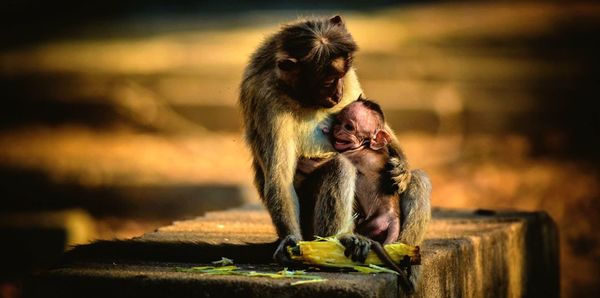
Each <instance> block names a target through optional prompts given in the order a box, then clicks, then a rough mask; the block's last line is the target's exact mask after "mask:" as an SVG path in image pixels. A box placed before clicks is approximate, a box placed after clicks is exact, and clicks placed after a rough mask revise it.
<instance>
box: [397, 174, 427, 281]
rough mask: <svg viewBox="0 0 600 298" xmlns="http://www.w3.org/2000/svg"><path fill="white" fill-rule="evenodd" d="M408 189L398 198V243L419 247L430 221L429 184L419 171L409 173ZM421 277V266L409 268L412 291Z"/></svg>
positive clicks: (425, 176) (424, 175)
mask: <svg viewBox="0 0 600 298" xmlns="http://www.w3.org/2000/svg"><path fill="white" fill-rule="evenodd" d="M411 174H412V175H411V180H410V183H409V184H408V187H407V189H406V191H405V192H404V193H402V195H401V197H400V209H401V211H402V228H401V231H400V238H399V241H400V242H402V243H406V244H410V245H420V244H421V243H422V242H423V238H424V237H425V232H426V230H427V226H428V225H429V221H430V220H431V202H430V201H431V182H430V181H429V177H427V174H425V172H423V171H421V170H413V171H412V172H411ZM420 276H421V266H413V267H412V268H410V274H409V279H410V282H411V283H412V286H413V288H414V289H417V285H418V282H419V279H420Z"/></svg>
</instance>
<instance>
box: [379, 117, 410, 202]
mask: <svg viewBox="0 0 600 298" xmlns="http://www.w3.org/2000/svg"><path fill="white" fill-rule="evenodd" d="M385 130H387V131H388V133H389V135H390V137H391V142H390V144H389V148H390V150H389V152H390V160H389V161H388V162H387V164H386V165H385V169H386V173H384V174H385V175H384V177H387V178H388V179H384V181H383V185H382V188H383V189H384V190H385V192H386V193H388V194H391V193H394V192H397V193H398V194H402V193H403V192H404V191H406V188H407V187H408V184H409V183H410V179H411V172H410V167H409V165H408V161H407V159H406V156H405V155H404V151H402V147H400V142H399V141H398V138H396V134H395V133H394V131H393V130H392V129H391V128H390V127H389V126H388V125H387V123H386V124H385ZM386 180H387V181H386Z"/></svg>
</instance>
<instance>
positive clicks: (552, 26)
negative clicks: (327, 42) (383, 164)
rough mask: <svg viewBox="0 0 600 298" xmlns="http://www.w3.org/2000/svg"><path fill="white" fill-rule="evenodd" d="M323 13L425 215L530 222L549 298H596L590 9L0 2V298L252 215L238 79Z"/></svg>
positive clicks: (599, 26) (598, 15) (599, 262)
mask: <svg viewBox="0 0 600 298" xmlns="http://www.w3.org/2000/svg"><path fill="white" fill-rule="evenodd" d="M334 14H341V15H342V16H343V17H344V18H345V21H346V23H347V26H348V27H349V29H350V31H351V32H352V34H353V36H354V37H355V40H356V41H357V43H358V44H359V46H360V52H359V53H358V54H357V57H356V59H355V61H356V62H355V63H356V68H357V72H358V75H359V77H360V80H361V83H362V85H363V87H364V90H365V92H366V94H367V96H369V97H370V98H372V99H374V100H376V101H378V102H379V103H380V104H381V105H382V106H383V108H384V111H385V112H386V118H387V119H389V122H390V125H391V126H392V127H393V128H394V129H395V130H396V132H397V134H398V137H399V139H400V141H401V143H402V144H403V146H404V148H405V151H406V153H407V155H408V158H409V161H410V163H411V164H412V166H413V167H416V168H422V169H424V170H426V171H427V172H428V173H429V174H430V176H431V178H432V180H433V185H434V192H433V197H432V201H433V205H434V206H436V207H450V208H485V209H498V210H503V209H516V210H525V211H534V210H543V211H546V212H548V213H549V214H550V215H551V216H552V218H553V219H554V220H555V221H556V222H557V225H558V227H559V231H560V243H561V249H560V251H561V286H562V290H561V291H562V296H564V297H587V296H589V297H598V296H599V295H600V283H599V282H600V233H598V232H597V231H596V232H595V231H594V227H598V226H600V187H599V179H598V177H599V175H600V173H599V172H598V169H599V167H598V165H599V159H600V158H599V154H598V153H599V149H600V146H599V140H598V138H599V137H600V134H599V121H598V118H599V117H600V112H599V109H598V108H597V107H596V105H595V104H594V102H595V101H597V100H600V97H599V94H600V93H599V92H598V88H599V87H600V55H599V53H600V5H599V4H595V3H586V2H571V1H569V2H564V3H563V2H559V1H556V2H552V1H534V2H523V1H498V2H496V1H485V2H456V1H410V2H397V1H368V2H367V1H358V0H356V1H352V0H351V1H339V2H336V1H327V0H321V1H285V2H279V1H250V0H248V1H241V0H238V1H220V2H219V3H213V2H204V1H191V0H184V1H178V2H177V3H173V2H172V1H161V0H135V1H102V2H97V3H96V2H95V1H91V2H88V1H70V0H57V1H39V0H29V1H27V0H26V1H16V0H9V1H4V2H3V3H2V4H0V24H1V26H0V36H1V39H0V97H1V98H2V102H1V103H0V198H1V201H0V233H1V235H2V236H3V237H2V244H3V245H2V246H3V250H4V251H6V253H4V254H3V255H2V256H0V260H1V261H2V266H0V267H2V269H0V271H1V272H0V274H1V275H0V278H1V280H0V295H1V296H2V297H19V283H20V280H21V278H22V276H23V274H26V273H27V272H29V271H30V270H33V269H36V268H41V267H43V266H45V265H47V264H50V263H51V262H52V261H53V260H55V259H56V257H57V256H58V255H60V253H61V252H62V251H63V250H64V249H65V248H68V247H69V246H71V245H75V244H81V243H87V242H89V241H91V240H95V239H113V238H127V237H133V236H137V235H141V234H143V233H144V232H148V231H152V230H153V229H155V228H157V227H159V226H162V225H166V224H168V223H170V222H171V221H172V220H175V219H183V218H192V217H195V216H199V215H202V214H203V213H205V212H206V211H210V210H220V209H226V208H233V207H236V206H240V205H242V204H245V203H248V202H255V203H256V202H259V201H258V198H257V194H256V192H255V191H254V188H253V186H252V174H251V171H250V155H249V153H248V150H247V148H246V147H245V146H244V144H243V140H242V137H241V123H240V115H239V112H238V107H237V105H236V101H237V95H238V85H239V82H240V79H241V74H242V70H243V67H244V65H245V63H246V62H247V60H248V57H249V55H250V53H251V52H252V51H253V50H254V49H255V47H256V46H257V45H258V44H259V43H260V41H261V40H262V39H263V38H264V37H265V36H266V35H268V34H270V33H272V32H273V31H275V30H277V28H278V27H279V25H280V24H281V23H285V22H288V21H290V20H295V19H297V18H298V17H301V16H313V15H314V16H332V15H334Z"/></svg>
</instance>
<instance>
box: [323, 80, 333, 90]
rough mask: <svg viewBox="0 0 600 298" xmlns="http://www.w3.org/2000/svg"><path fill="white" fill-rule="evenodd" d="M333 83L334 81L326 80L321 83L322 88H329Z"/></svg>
mask: <svg viewBox="0 0 600 298" xmlns="http://www.w3.org/2000/svg"><path fill="white" fill-rule="evenodd" d="M335 81H336V80H335V79H329V80H326V81H325V82H323V87H324V88H329V87H331V86H333V83H335Z"/></svg>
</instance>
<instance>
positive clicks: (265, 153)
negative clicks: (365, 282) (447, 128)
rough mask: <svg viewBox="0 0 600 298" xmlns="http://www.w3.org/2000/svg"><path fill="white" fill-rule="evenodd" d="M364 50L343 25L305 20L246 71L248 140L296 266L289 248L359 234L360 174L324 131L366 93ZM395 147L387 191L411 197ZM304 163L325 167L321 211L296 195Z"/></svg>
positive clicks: (281, 255)
mask: <svg viewBox="0 0 600 298" xmlns="http://www.w3.org/2000/svg"><path fill="white" fill-rule="evenodd" d="M356 48H357V47H356V44H355V43H354V41H353V40H352V36H351V35H350V34H349V33H348V31H347V30H346V28H345V26H344V24H343V22H342V21H341V18H339V17H334V18H332V19H309V20H300V21H298V22H295V23H292V24H289V25H285V26H284V27H282V29H281V30H280V31H279V32H277V33H275V34H274V35H272V36H270V37H268V38H267V39H266V40H265V41H264V42H263V43H262V44H261V45H260V46H259V48H258V49H257V50H256V52H255V53H254V54H253V56H252V58H251V59H250V62H249V63H248V66H247V67H246V69H245V71H244V76H243V80H242V84H241V90H240V91H241V92H240V101H239V102H240V106H241V108H242V115H243V123H244V125H245V138H246V141H247V143H248V145H249V147H250V150H251V152H252V157H253V163H252V165H253V168H254V171H255V179H254V180H255V185H256V187H257V190H258V193H259V195H260V197H261V199H262V200H263V202H264V204H265V206H266V207H267V209H268V210H269V213H270V215H271V218H272V220H273V224H274V225H275V227H276V230H277V233H278V235H279V237H280V239H282V241H281V242H280V244H279V246H278V248H277V249H276V252H275V255H274V257H275V258H276V259H277V260H279V261H282V262H285V261H286V260H288V256H287V253H286V250H285V247H286V245H289V244H293V242H295V241H297V240H299V239H302V235H303V234H304V235H310V237H312V235H315V234H316V235H323V236H328V235H332V234H338V233H341V232H352V231H353V229H354V227H353V221H352V220H351V218H352V212H353V206H354V191H355V180H356V168H355V167H354V165H352V163H351V162H350V161H349V160H348V159H347V158H346V157H344V156H343V155H340V154H339V153H337V152H336V151H335V150H334V148H333V147H332V145H331V143H330V142H329V140H328V139H327V137H326V136H325V135H324V134H323V133H322V131H321V130H320V129H319V127H320V126H321V125H322V124H323V123H327V122H330V121H331V115H334V114H335V113H337V112H339V111H340V110H341V109H343V108H344V107H345V106H346V105H348V104H350V103H352V102H353V101H355V100H356V99H357V98H358V97H359V95H360V94H362V93H363V92H362V90H361V87H360V84H359V83H358V79H357V78H356V74H355V72H354V69H353V68H352V57H353V53H354V51H355V50H356ZM386 128H387V126H386ZM387 129H388V131H390V132H391V130H389V128H387ZM391 141H392V145H391V150H390V155H391V156H392V157H391V158H390V159H389V160H390V162H389V163H388V164H387V165H386V171H388V172H389V179H388V180H389V181H393V182H390V183H388V184H389V185H387V187H389V188H391V189H393V185H397V186H398V187H399V189H400V191H404V190H405V189H406V187H409V185H410V183H409V182H410V173H411V172H410V171H409V170H408V165H407V164H406V162H405V158H404V155H403V153H402V152H401V150H400V147H399V146H397V144H398V143H397V141H396V140H395V139H394V138H393V134H392V140H391ZM396 157H398V158H397V159H396ZM299 158H315V159H319V160H321V161H322V162H321V163H322V165H320V166H319V167H317V168H318V170H319V171H320V172H319V173H320V174H319V175H320V176H319V177H320V179H315V178H312V179H314V180H316V181H312V182H311V183H315V184H317V186H316V188H315V189H316V190H317V191H316V193H314V194H312V196H313V199H312V202H313V203H312V204H313V205H312V206H314V207H312V206H308V205H307V204H303V203H305V202H302V201H299V200H298V195H297V193H296V189H295V188H294V179H295V175H296V165H297V162H298V160H299ZM397 161H402V162H397ZM296 180H299V179H296ZM309 182H310V181H309ZM394 191H395V190H394ZM427 199H428V197H427ZM307 206H308V207H307ZM310 218H312V219H310ZM308 219H310V220H308ZM301 221H302V222H303V224H302V226H301V224H300V223H301ZM306 222H310V224H309V228H306ZM301 227H302V228H301ZM420 228H421V229H423V228H424V227H420ZM417 234H418V233H417ZM352 239H356V238H352ZM361 243H362V242H361Z"/></svg>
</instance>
